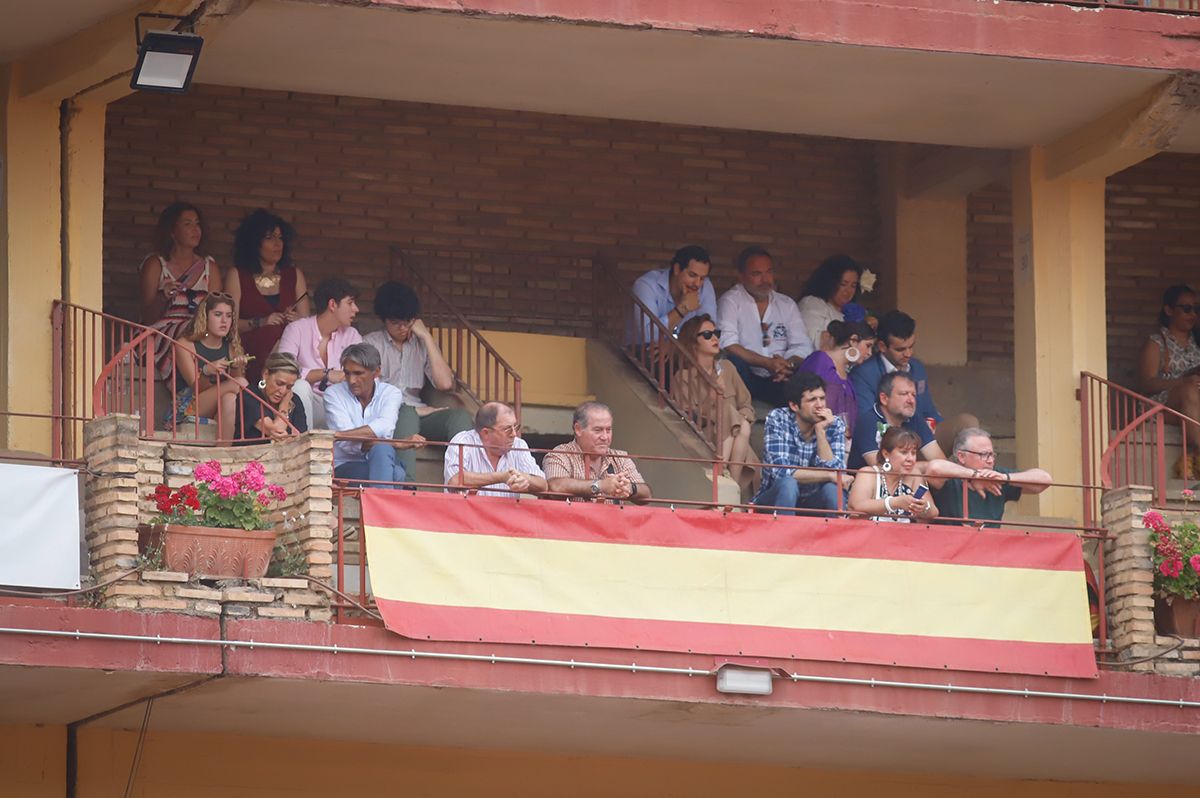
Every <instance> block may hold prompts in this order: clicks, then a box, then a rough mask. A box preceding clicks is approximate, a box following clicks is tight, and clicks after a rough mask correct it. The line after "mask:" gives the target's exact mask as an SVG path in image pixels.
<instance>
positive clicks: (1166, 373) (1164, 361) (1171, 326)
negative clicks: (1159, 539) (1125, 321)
mask: <svg viewBox="0 0 1200 798" xmlns="http://www.w3.org/2000/svg"><path fill="white" fill-rule="evenodd" d="M1197 314H1200V304H1197V295H1196V292H1195V291H1194V290H1193V289H1192V288H1191V287H1190V286H1186V285H1173V286H1171V287H1170V288H1168V289H1167V290H1166V291H1165V292H1164V293H1163V298H1162V306H1161V307H1160V308H1159V311H1158V332H1156V333H1154V334H1153V335H1151V336H1150V337H1149V338H1148V339H1147V340H1146V343H1145V344H1143V345H1142V353H1141V356H1140V357H1139V359H1138V386H1139V389H1140V390H1141V392H1142V393H1144V394H1146V395H1147V396H1149V397H1150V398H1151V399H1152V400H1154V401H1155V402H1158V403H1159V404H1164V405H1166V406H1167V407H1169V408H1171V409H1172V410H1177V411H1179V412H1180V413H1183V414H1184V415H1185V416H1188V417H1189V418H1194V419H1196V420H1198V421H1200V345H1197V343H1196V338H1195V336H1194V335H1193V330H1194V329H1195V327H1196V324H1197ZM1187 448H1188V458H1187V459H1188V461H1189V462H1185V461H1184V458H1183V455H1180V457H1179V460H1178V462H1176V463H1175V475H1176V476H1178V477H1182V478H1184V479H1194V478H1196V477H1197V476H1200V425H1197V424H1188V425H1187Z"/></svg>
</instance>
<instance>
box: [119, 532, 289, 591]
mask: <svg viewBox="0 0 1200 798" xmlns="http://www.w3.org/2000/svg"><path fill="white" fill-rule="evenodd" d="M159 547H161V548H162V558H163V567H164V568H166V569H167V570H168V571H183V572H186V573H189V574H203V575H205V576H240V577H243V578H248V579H255V578H258V577H261V576H264V575H265V574H266V573H267V566H268V565H270V564H271V553H272V550H273V549H274V547H275V530H273V529H266V530H251V531H248V530H245V529H217V528H213V527H203V526H181V525H176V524H166V525H153V526H152V525H149V524H143V525H141V526H139V527H138V548H139V549H140V550H141V551H142V552H145V551H147V550H150V549H154V548H159Z"/></svg>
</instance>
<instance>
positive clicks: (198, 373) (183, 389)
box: [168, 292, 247, 441]
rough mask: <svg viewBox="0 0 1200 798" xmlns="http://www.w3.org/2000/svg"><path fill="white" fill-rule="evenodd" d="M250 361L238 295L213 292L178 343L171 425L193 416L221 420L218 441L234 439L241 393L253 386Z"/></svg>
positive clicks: (193, 417)
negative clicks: (246, 373) (248, 377)
mask: <svg viewBox="0 0 1200 798" xmlns="http://www.w3.org/2000/svg"><path fill="white" fill-rule="evenodd" d="M246 359H247V358H246V354H245V352H244V351H243V350H242V342H241V339H240V338H239V337H238V331H237V312H236V310H235V305H234V303H233V297H231V296H230V295H229V294H224V293H217V292H210V293H209V294H208V296H206V297H204V299H202V300H200V306H199V307H198V308H196V315H195V316H193V317H192V323H191V325H190V326H189V327H188V330H187V332H186V333H185V334H184V336H183V338H181V339H180V340H178V341H176V342H175V402H174V406H173V407H172V408H171V413H170V415H169V417H168V423H169V424H170V425H171V426H172V427H174V426H176V425H177V424H179V423H181V422H185V423H186V422H188V421H190V420H193V419H201V420H203V421H202V423H208V420H209V419H215V420H216V421H217V438H218V440H222V441H228V440H231V439H232V438H233V432H234V422H235V420H236V416H237V404H238V403H237V399H238V394H239V393H241V391H242V389H243V388H245V387H246V385H247V382H246V378H245V377H244V376H242V372H243V370H244V369H245V366H246Z"/></svg>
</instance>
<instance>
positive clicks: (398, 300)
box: [363, 281, 471, 474]
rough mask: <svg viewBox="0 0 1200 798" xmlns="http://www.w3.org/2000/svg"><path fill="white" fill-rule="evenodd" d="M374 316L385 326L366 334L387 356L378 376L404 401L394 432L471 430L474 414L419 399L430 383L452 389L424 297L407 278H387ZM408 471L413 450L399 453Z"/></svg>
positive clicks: (443, 435)
mask: <svg viewBox="0 0 1200 798" xmlns="http://www.w3.org/2000/svg"><path fill="white" fill-rule="evenodd" d="M375 315H376V316H378V317H379V320H380V321H381V322H382V323H383V329H382V330H376V331H375V332H372V333H367V334H366V335H365V336H363V341H365V342H366V343H368V344H371V345H372V346H374V347H375V348H376V349H378V350H379V354H380V356H381V357H382V358H383V370H382V371H381V372H380V377H381V378H382V379H383V381H384V382H386V383H389V384H391V385H394V386H396V387H397V388H399V389H400V390H401V391H402V392H403V394H404V404H403V405H402V406H401V407H400V415H399V417H398V418H397V420H396V437H397V438H407V437H408V436H409V435H414V434H417V433H419V434H420V435H421V436H422V437H423V438H425V439H426V440H429V441H448V440H450V439H451V438H453V437H454V436H455V435H457V434H459V433H460V432H463V431H464V430H469V429H471V414H470V413H468V412H467V411H466V410H464V409H463V408H461V407H432V406H431V405H427V404H425V401H424V400H423V399H422V398H421V390H422V389H423V388H424V387H425V385H426V383H428V384H429V385H431V386H432V387H433V388H434V389H435V390H438V391H452V390H454V382H455V380H454V371H453V369H451V368H450V364H449V363H447V362H446V358H445V356H444V355H443V354H442V350H441V349H440V348H438V345H437V341H435V340H434V339H433V334H432V333H430V331H429V328H428V327H426V326H425V322H424V321H422V320H421V300H420V298H419V297H417V292H416V291H413V290H412V288H410V287H408V286H407V285H405V284H404V283H399V282H396V281H389V282H386V283H384V284H383V285H381V286H379V289H378V290H377V291H376V292H375ZM400 462H402V463H403V464H404V470H405V471H408V472H409V473H410V474H411V473H412V471H413V468H414V467H415V466H416V453H415V451H414V450H411V449H409V450H405V451H403V452H401V453H400Z"/></svg>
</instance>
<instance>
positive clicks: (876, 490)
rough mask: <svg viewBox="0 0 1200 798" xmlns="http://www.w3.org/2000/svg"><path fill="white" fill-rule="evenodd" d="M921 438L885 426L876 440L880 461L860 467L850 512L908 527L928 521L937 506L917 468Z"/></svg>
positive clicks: (851, 492)
mask: <svg viewBox="0 0 1200 798" xmlns="http://www.w3.org/2000/svg"><path fill="white" fill-rule="evenodd" d="M920 446H921V436H920V435H918V434H917V433H916V432H914V431H913V430H910V429H904V428H903V427H888V428H887V431H886V432H884V433H883V437H882V438H880V441H879V461H878V462H877V463H872V464H871V465H866V466H863V467H862V468H860V469H859V471H858V476H856V477H855V478H854V487H852V488H851V489H850V509H851V510H853V511H854V512H856V513H866V514H868V515H870V516H871V520H872V521H891V522H894V523H901V524H909V523H912V522H913V521H914V520H916V521H925V522H928V521H931V520H933V519H934V518H936V517H937V515H938V506H937V503H936V502H935V501H934V499H933V496H932V495H930V493H929V487H928V486H927V485H926V484H925V480H924V479H923V478H922V476H921V474H920V473H919V470H918V468H917V452H918V448H919V447H920Z"/></svg>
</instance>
